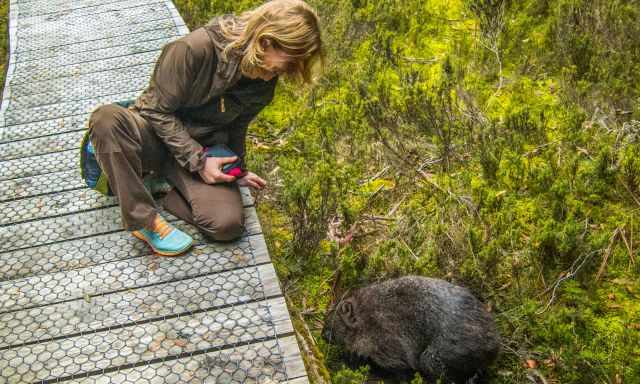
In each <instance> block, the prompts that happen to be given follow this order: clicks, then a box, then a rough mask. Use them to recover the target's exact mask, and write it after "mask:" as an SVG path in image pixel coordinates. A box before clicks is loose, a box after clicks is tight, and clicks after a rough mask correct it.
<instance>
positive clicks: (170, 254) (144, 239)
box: [131, 232, 193, 256]
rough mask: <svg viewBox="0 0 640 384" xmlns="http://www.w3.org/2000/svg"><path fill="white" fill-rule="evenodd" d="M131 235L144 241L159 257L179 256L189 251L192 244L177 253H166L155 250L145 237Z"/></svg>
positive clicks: (136, 234) (134, 233)
mask: <svg viewBox="0 0 640 384" xmlns="http://www.w3.org/2000/svg"><path fill="white" fill-rule="evenodd" d="M131 234H132V235H133V236H134V237H136V238H138V239H140V240H142V241H144V242H145V243H147V245H148V246H149V247H150V248H151V249H152V250H153V252H154V253H156V254H158V255H160V256H179V255H182V254H183V253H185V252H187V251H188V250H189V249H191V247H192V246H193V242H192V243H191V244H189V245H187V246H186V247H185V248H183V249H180V250H177V251H173V252H168V251H160V250H159V249H157V248H156V247H154V246H153V245H152V244H151V243H150V242H149V241H148V240H147V238H146V237H144V236H142V234H138V233H136V232H131Z"/></svg>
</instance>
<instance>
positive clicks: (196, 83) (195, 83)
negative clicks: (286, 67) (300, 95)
mask: <svg viewBox="0 0 640 384" xmlns="http://www.w3.org/2000/svg"><path fill="white" fill-rule="evenodd" d="M225 17H231V16H225ZM218 20H219V19H213V20H212V21H211V22H210V23H209V24H207V25H206V26H205V27H202V28H200V29H197V30H195V31H193V32H191V33H190V34H188V35H186V36H184V37H182V38H180V39H178V40H176V41H174V42H171V43H169V44H167V45H166V46H165V47H164V48H163V50H162V53H161V55H160V58H159V59H158V62H157V63H156V66H155V69H154V72H153V75H152V77H151V82H150V84H149V86H148V87H147V89H146V90H145V91H144V92H143V93H142V95H140V97H138V99H137V100H136V102H135V105H134V106H133V109H134V110H136V111H137V112H138V113H139V114H140V115H141V116H142V117H143V118H145V119H146V120H147V121H148V122H149V124H150V125H151V126H152V127H153V129H154V131H155V133H156V134H157V135H158V137H160V139H161V140H162V141H163V142H164V143H165V144H166V146H167V147H168V148H169V151H171V153H172V154H173V156H174V157H175V158H176V160H177V161H178V163H179V164H180V165H181V166H182V167H185V168H186V169H188V170H189V171H191V172H196V171H199V170H201V169H202V168H203V167H204V161H205V156H204V153H203V147H205V146H209V145H212V144H216V143H225V144H227V145H228V146H229V147H230V148H231V150H233V151H234V152H235V153H236V154H237V155H238V156H239V157H240V158H241V159H244V154H245V150H244V142H245V136H246V132H247V127H248V125H249V123H250V122H251V120H253V118H254V117H255V116H256V115H257V114H258V113H259V112H260V110H262V108H264V106H266V105H267V104H269V103H270V102H271V100H272V98H273V93H274V89H275V85H276V82H277V79H276V78H274V79H273V80H271V81H268V82H267V81H263V80H261V79H256V80H252V79H248V78H246V77H243V76H242V75H241V73H240V70H239V62H240V59H241V57H240V55H239V54H238V53H236V52H232V53H231V54H230V55H228V56H229V57H228V58H227V60H226V61H225V60H222V59H220V58H221V57H222V56H221V52H222V47H223V46H224V44H225V43H224V41H225V40H224V38H223V37H222V35H221V33H220V29H219V24H218Z"/></svg>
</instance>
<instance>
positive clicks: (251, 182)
mask: <svg viewBox="0 0 640 384" xmlns="http://www.w3.org/2000/svg"><path fill="white" fill-rule="evenodd" d="M238 185H239V186H241V187H251V188H255V189H262V188H264V187H266V186H267V182H266V181H264V180H263V179H262V178H261V177H260V176H258V175H256V174H255V173H253V172H247V174H246V175H245V176H244V177H242V178H240V179H238Z"/></svg>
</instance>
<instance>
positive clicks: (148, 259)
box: [0, 237, 286, 313]
mask: <svg viewBox="0 0 640 384" xmlns="http://www.w3.org/2000/svg"><path fill="white" fill-rule="evenodd" d="M259 252H261V251H260V250H255V249H253V248H252V247H251V242H250V241H249V239H247V238H246V237H245V238H242V239H241V240H238V241H235V242H233V243H207V244H202V245H198V246H196V247H194V248H193V249H192V250H190V251H189V252H187V253H186V254H185V255H182V256H180V257H175V258H170V257H158V256H155V255H146V256H142V257H135V258H131V259H124V260H118V261H113V262H108V263H104V264H98V265H94V266H91V267H86V268H79V269H74V270H66V271H61V272H56V273H50V274H45V275H37V276H31V277H27V278H24V279H17V280H9V281H5V282H2V283H0V313H6V312H9V311H16V310H21V309H28V308H33V307H36V306H43V305H50V304H55V303H60V302H63V301H68V300H77V299H81V298H87V297H93V296H97V295H103V294H106V293H112V292H117V291H121V290H127V289H133V288H137V287H143V286H147V285H155V284H160V283H165V282H170V281H173V280H178V279H186V278H192V277H197V276H202V275H206V274H211V273H216V272H221V271H226V270H231V269H237V268H244V267H246V266H249V265H255V264H257V263H258V262H259V261H261V260H264V259H263V258H262V257H263V256H264V254H262V255H261V254H260V253H259ZM282 309H284V311H285V312H286V308H280V310H282Z"/></svg>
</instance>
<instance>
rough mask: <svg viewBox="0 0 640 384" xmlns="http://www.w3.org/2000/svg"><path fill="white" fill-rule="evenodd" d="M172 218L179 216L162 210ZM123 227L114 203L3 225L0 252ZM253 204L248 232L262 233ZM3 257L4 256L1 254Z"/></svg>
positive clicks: (247, 215) (248, 213)
mask: <svg viewBox="0 0 640 384" xmlns="http://www.w3.org/2000/svg"><path fill="white" fill-rule="evenodd" d="M162 215H163V216H164V217H165V218H167V219H168V220H170V221H175V220H176V218H175V217H173V216H171V215H169V214H167V213H166V212H163V213H162ZM121 230H122V224H121V220H120V208H119V207H111V208H104V209H97V210H93V211H87V212H81V213H74V214H70V215H66V216H60V217H53V218H47V219H42V220H38V221H31V222H23V223H18V224H12V225H6V226H0V255H1V254H2V253H4V252H7V251H16V250H19V249H25V248H30V247H37V246H41V245H46V244H53V243H57V242H61V241H67V240H75V239H81V238H85V237H89V236H96V235H103V234H108V233H113V232H119V231H121ZM260 231H261V229H260V223H259V222H258V216H257V213H256V211H255V209H254V208H245V234H247V235H252V234H256V233H260ZM0 257H2V256H0Z"/></svg>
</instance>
